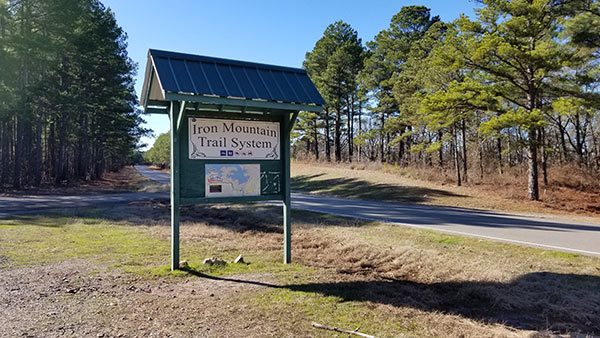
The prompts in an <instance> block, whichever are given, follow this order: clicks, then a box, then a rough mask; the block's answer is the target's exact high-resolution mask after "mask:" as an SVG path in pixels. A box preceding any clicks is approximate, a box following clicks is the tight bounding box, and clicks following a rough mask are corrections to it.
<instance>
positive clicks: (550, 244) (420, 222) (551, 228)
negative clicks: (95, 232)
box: [0, 166, 600, 257]
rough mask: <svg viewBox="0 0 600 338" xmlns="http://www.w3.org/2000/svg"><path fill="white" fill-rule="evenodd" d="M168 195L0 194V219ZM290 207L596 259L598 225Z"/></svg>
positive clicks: (475, 214) (312, 200)
mask: <svg viewBox="0 0 600 338" xmlns="http://www.w3.org/2000/svg"><path fill="white" fill-rule="evenodd" d="M136 168H137V169H138V170H139V171H140V172H141V173H142V174H143V175H145V176H147V177H149V178H152V179H155V180H158V181H160V182H164V183H168V182H169V174H166V173H163V172H157V171H153V170H151V169H148V168H146V167H143V166H140V167H136ZM150 198H168V194H157V193H135V192H134V193H120V194H92V195H80V196H0V218H2V217H7V216H9V215H13V214H21V213H32V212H39V211H43V210H50V209H57V208H69V207H89V206H95V205H99V204H110V203H125V202H130V201H135V200H143V199H150ZM292 207H293V208H295V209H303V210H310V211H315V212H321V213H329V214H335V215H340V216H348V217H355V218H361V219H367V220H376V221H383V222H388V223H392V224H398V225H403V226H408V227H414V228H420V229H429V230H437V231H442V232H446V233H452V234H460V235H468V236H472V237H479V238H486V239H492V240H498V241H504V242H510V243H517V244H522V245H527V246H535V247H542V248H547V249H554V250H559V251H566V252H575V253H581V254H585V255H591V256H598V257H600V224H598V223H578V222H572V221H568V220H561V219H553V218H552V216H546V217H528V216H518V215H511V214H505V213H498V212H490V211H481V210H470V209H459V208H448V207H435V206H425V205H418V204H402V203H387V202H375V201H361V200H352V199H345V198H334V197H323V196H317V195H306V194H299V193H293V194H292Z"/></svg>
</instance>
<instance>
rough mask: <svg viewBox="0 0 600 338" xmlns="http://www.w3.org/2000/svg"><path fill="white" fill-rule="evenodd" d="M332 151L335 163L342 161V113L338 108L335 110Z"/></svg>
mask: <svg viewBox="0 0 600 338" xmlns="http://www.w3.org/2000/svg"><path fill="white" fill-rule="evenodd" d="M334 137H335V139H334V147H335V149H334V151H335V161H336V162H340V161H341V160H342V112H341V111H340V109H339V108H336V110H335V134H334Z"/></svg>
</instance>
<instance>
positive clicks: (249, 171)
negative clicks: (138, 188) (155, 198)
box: [180, 112, 290, 202]
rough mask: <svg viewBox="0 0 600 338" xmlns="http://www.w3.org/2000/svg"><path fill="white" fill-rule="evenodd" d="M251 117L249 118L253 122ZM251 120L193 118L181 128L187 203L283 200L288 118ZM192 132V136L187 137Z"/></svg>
mask: <svg viewBox="0 0 600 338" xmlns="http://www.w3.org/2000/svg"><path fill="white" fill-rule="evenodd" d="M248 115H249V116H248ZM284 117H285V118H286V119H288V120H289V118H290V117H289V115H288V114H286V115H275V116H273V115H267V114H262V115H258V114H252V115H250V114H245V115H241V114H240V115H239V116H235V117H228V118H223V117H222V116H220V115H217V116H215V114H214V113H210V112H198V113H191V114H187V115H186V116H185V117H184V118H183V120H182V125H181V132H180V146H181V149H180V157H181V163H180V166H181V168H180V169H181V174H180V186H181V198H182V200H183V201H188V200H189V201H192V202H215V201H228V202H237V201H243V202H246V201H249V200H264V199H269V200H283V195H282V194H283V185H284V184H285V182H284V180H283V179H284V177H285V175H283V174H284V173H285V168H284V163H283V154H284V153H285V150H283V149H282V146H283V144H284V143H285V140H283V136H284V135H287V136H288V137H289V133H287V132H282V127H281V126H282V124H283V123H285V122H284V121H283V118H284ZM185 131H187V132H185Z"/></svg>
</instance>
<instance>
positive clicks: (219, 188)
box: [209, 184, 223, 193]
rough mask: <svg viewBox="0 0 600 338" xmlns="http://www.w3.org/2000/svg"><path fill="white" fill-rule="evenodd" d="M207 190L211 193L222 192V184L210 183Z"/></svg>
mask: <svg viewBox="0 0 600 338" xmlns="http://www.w3.org/2000/svg"><path fill="white" fill-rule="evenodd" d="M209 191H210V192H212V193H220V192H223V186H222V185H220V184H219V185H211V186H210V188H209Z"/></svg>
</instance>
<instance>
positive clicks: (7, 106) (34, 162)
mask: <svg viewBox="0 0 600 338" xmlns="http://www.w3.org/2000/svg"><path fill="white" fill-rule="evenodd" d="M126 39H127V35H126V33H125V32H124V31H123V30H122V29H121V27H119V25H118V24H117V22H116V20H115V16H114V14H113V13H112V12H111V11H110V10H109V9H107V8H105V7H104V5H102V3H101V2H100V1H98V0H70V1H65V0H9V1H5V0H2V1H0V65H1V66H0V190H1V189H2V188H3V187H4V188H6V187H9V186H10V187H15V188H20V187H23V186H38V185H40V184H42V183H63V182H65V181H71V180H78V179H83V180H88V179H97V178H100V177H101V176H102V174H103V172H105V171H106V170H117V169H119V168H121V167H122V166H123V165H124V164H125V163H126V162H127V161H128V159H129V158H131V156H134V154H135V149H136V145H137V142H138V140H139V138H140V137H141V136H142V135H143V134H144V133H146V132H147V131H146V130H144V129H142V128H141V127H140V123H141V117H140V112H139V111H138V110H136V108H135V107H136V104H137V97H136V95H135V91H134V87H133V86H134V75H135V71H136V65H135V64H134V63H133V62H132V60H131V59H130V58H129V57H128V55H127V51H126V47H127V43H126Z"/></svg>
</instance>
